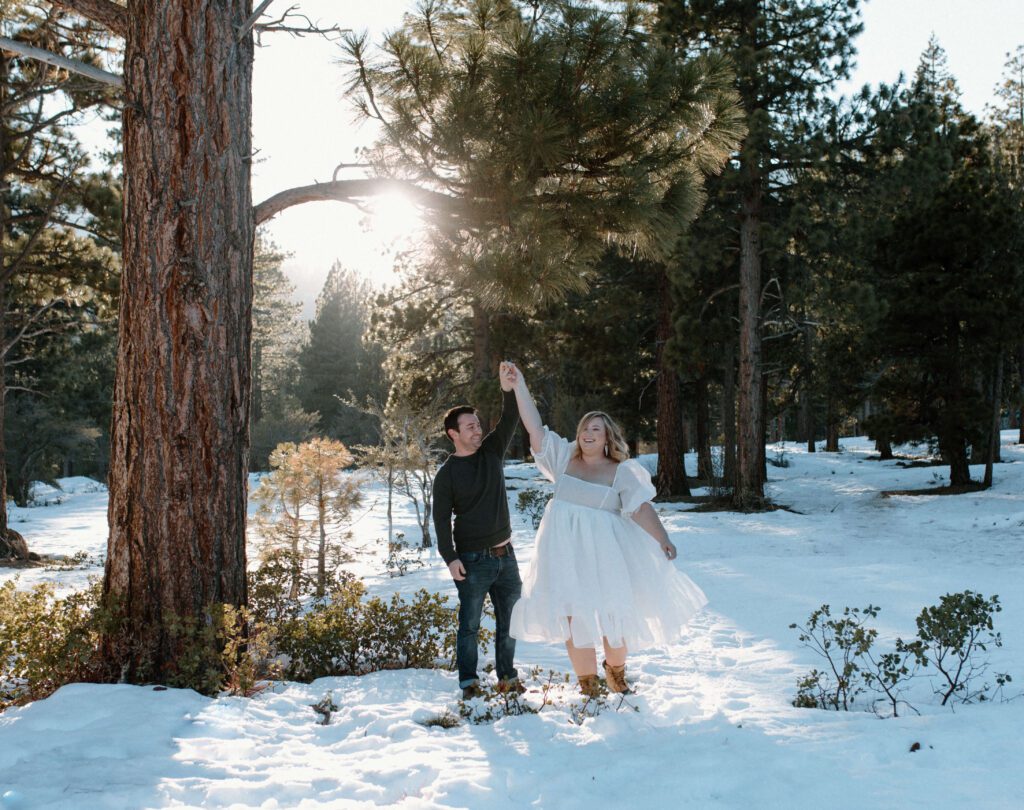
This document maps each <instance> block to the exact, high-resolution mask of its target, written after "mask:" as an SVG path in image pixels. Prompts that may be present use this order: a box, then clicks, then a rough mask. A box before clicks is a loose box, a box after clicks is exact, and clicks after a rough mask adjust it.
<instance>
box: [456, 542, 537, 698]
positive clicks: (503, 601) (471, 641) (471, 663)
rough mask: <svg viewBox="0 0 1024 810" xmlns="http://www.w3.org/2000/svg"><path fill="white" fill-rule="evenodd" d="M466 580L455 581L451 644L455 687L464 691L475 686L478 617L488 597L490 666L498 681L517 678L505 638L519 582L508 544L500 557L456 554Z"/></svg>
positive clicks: (508, 640) (512, 650)
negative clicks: (454, 636)
mask: <svg viewBox="0 0 1024 810" xmlns="http://www.w3.org/2000/svg"><path fill="white" fill-rule="evenodd" d="M459 559H460V560H461V561H462V567H463V568H465V569H466V578H465V579H463V580H461V581H460V580H456V581H455V587H456V588H457V589H458V591H459V634H458V637H457V639H456V642H455V660H456V663H457V664H458V667H459V686H460V687H461V688H463V689H465V688H466V687H467V686H471V685H472V684H474V683H476V682H477V681H478V680H479V678H478V676H477V672H476V665H477V656H478V654H479V645H478V644H477V634H478V633H479V632H480V616H481V614H482V613H483V609H484V597H485V596H486V595H487V594H490V595H491V604H492V605H493V606H494V619H495V628H494V629H495V633H494V664H495V669H496V670H497V674H498V678H499V679H500V680H503V681H504V680H511V679H513V678H515V677H517V673H516V669H515V666H513V663H512V659H513V658H514V657H515V653H516V640H515V639H514V638H512V637H510V636H509V634H508V627H509V621H510V620H511V618H512V606H513V605H514V604H515V603H516V602H517V601H518V600H519V594H520V593H521V591H522V589H523V582H522V580H521V579H520V578H519V564H518V563H517V562H516V555H515V552H513V551H512V546H511V544H509V549H508V554H507V555H506V556H504V557H491V556H488V554H487V553H486V552H480V551H465V552H462V553H461V554H459Z"/></svg>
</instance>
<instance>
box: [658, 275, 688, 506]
mask: <svg viewBox="0 0 1024 810" xmlns="http://www.w3.org/2000/svg"><path fill="white" fill-rule="evenodd" d="M660 275H661V278H660V279H659V283H658V326H657V334H656V340H657V344H658V345H657V352H656V354H657V358H656V360H657V371H658V475H657V480H656V481H655V484H656V486H657V489H658V495H659V496H661V497H663V498H664V497H670V496H679V495H689V494H690V487H689V486H688V485H687V483H686V469H685V466H684V459H685V456H684V454H685V453H686V439H685V436H684V434H683V413H682V403H681V400H680V396H679V375H678V374H677V373H676V370H675V369H674V368H672V367H671V365H670V364H669V362H668V359H667V357H666V352H665V347H666V345H667V343H668V340H669V338H670V337H671V335H672V296H671V294H670V292H669V284H668V276H667V274H666V273H665V272H664V270H662V271H661V274H660Z"/></svg>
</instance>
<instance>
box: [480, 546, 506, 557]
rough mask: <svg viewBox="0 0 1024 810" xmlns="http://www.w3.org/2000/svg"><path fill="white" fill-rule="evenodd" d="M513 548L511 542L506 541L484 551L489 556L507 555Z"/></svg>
mask: <svg viewBox="0 0 1024 810" xmlns="http://www.w3.org/2000/svg"><path fill="white" fill-rule="evenodd" d="M511 550H512V544H511V543H505V544H503V545H500V546H491V547H490V548H489V549H487V551H485V552H484V554H486V555H487V556H488V557H507V556H508V553H509V552H510V551H511Z"/></svg>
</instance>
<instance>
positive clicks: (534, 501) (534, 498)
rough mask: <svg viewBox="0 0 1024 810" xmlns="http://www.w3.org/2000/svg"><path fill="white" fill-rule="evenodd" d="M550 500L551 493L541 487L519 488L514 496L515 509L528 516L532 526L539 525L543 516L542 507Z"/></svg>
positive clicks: (536, 526)
mask: <svg viewBox="0 0 1024 810" xmlns="http://www.w3.org/2000/svg"><path fill="white" fill-rule="evenodd" d="M550 500H551V493H550V492H545V491H544V490H541V489H534V488H532V487H531V488H528V489H524V490H521V491H520V492H519V495H518V497H517V498H516V509H517V510H518V511H519V512H521V513H523V514H524V515H526V516H527V517H528V518H530V522H531V523H533V528H535V529H536V528H538V527H539V526H540V521H541V518H542V517H544V509H545V508H546V507H547V505H548V501H550Z"/></svg>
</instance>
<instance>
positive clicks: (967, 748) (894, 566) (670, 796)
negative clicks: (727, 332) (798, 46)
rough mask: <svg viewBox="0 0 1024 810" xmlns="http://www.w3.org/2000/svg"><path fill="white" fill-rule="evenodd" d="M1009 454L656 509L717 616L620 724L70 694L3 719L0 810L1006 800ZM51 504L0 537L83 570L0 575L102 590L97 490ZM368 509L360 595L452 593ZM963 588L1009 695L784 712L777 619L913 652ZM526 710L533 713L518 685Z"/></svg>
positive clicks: (435, 691)
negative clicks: (874, 638)
mask: <svg viewBox="0 0 1024 810" xmlns="http://www.w3.org/2000/svg"><path fill="white" fill-rule="evenodd" d="M1015 438H1016V431H1014V432H1012V433H1011V432H1009V431H1007V432H1005V433H1004V434H1003V445H1002V453H1003V459H1004V461H1006V462H1007V463H1004V464H1001V465H998V466H997V467H996V469H995V480H996V484H995V486H994V487H993V488H992V489H991V490H988V491H985V492H979V493H973V494H967V495H958V496H916V497H909V496H894V497H883V496H882V495H881V492H882V491H884V490H897V489H900V490H902V489H912V488H924V487H931V486H935V484H936V475H941V476H944V475H945V474H946V468H943V467H913V468H906V467H903V466H900V464H899V463H898V462H896V461H891V462H878V461H871V460H868V457H869V456H870V455H871V444H870V443H869V442H867V441H866V440H865V439H850V440H846V441H844V443H843V451H842V452H841V453H838V454H827V453H820V452H819V453H815V454H813V455H812V454H808V453H806V452H804V451H803V450H802V449H801V448H800V447H799V446H797V447H793V446H788V445H787V446H785V447H784V448H783V447H779V448H770V449H769V458H773V457H774V456H775V455H777V454H781V453H782V452H783V451H784V452H785V458H786V460H788V461H789V462H790V465H789V466H788V467H781V468H780V467H769V477H770V482H769V485H768V492H769V494H770V495H771V497H772V498H773V499H774V500H775V501H776V502H778V503H782V504H786V505H787V506H789V507H790V508H791V509H792V510H793V511H784V510H780V511H775V512H770V513H765V514H753V515H739V514H733V513H728V512H717V513H715V512H704V513H688V512H687V511H686V510H687V509H689V508H690V507H689V505H687V504H678V505H659V506H658V511H659V513H660V514H661V515H662V518H663V520H664V521H665V523H666V526H667V527H668V529H669V531H670V533H671V535H672V539H673V541H674V542H675V543H676V545H677V546H679V548H680V560H679V561H677V564H678V565H679V566H680V567H681V568H682V569H684V570H685V571H686V572H687V573H688V574H689V575H690V576H691V577H692V578H693V579H694V580H695V581H696V582H697V583H698V584H699V585H700V586H701V587H702V588H703V589H704V590H705V592H706V593H707V595H708V598H709V600H710V604H709V606H708V608H707V609H706V610H705V611H704V612H703V613H702V614H701V615H700V616H699V617H698V618H697V619H696V620H695V621H694V623H693V624H692V625H691V626H690V627H689V628H687V630H686V632H685V633H684V635H683V636H682V637H681V638H680V639H679V642H678V643H677V644H676V645H674V646H672V647H669V648H666V649H653V650H644V651H638V652H636V653H634V654H632V655H631V656H630V659H629V675H630V678H631V679H633V680H634V681H635V685H636V689H637V695H636V697H635V698H634V699H633V703H634V704H635V705H636V707H637V708H638V711H632V710H630V709H629V708H628V707H622V708H621V709H620V710H618V711H616V710H615V708H614V703H613V704H612V705H610V706H608V707H606V708H604V709H603V710H602V711H601V713H600V714H598V715H597V716H595V717H588V718H585V719H583V720H582V722H573V719H574V710H575V709H578V707H579V705H580V699H579V698H578V697H577V695H576V694H575V692H574V690H573V689H572V688H571V687H569V686H557V687H555V688H554V689H553V690H552V696H553V698H554V705H552V706H547V707H545V708H544V709H543V710H542V711H541V712H540V713H539V714H533V715H521V716H515V717H504V718H501V719H499V720H497V721H496V722H493V723H486V724H480V725H473V724H469V723H463V724H461V725H459V726H458V727H455V728H451V729H442V728H438V727H427V726H426V725H425V724H424V722H425V721H426V720H427V719H428V718H431V717H435V716H437V715H440V714H442V713H444V712H445V711H446V710H450V711H454V712H457V710H458V706H457V701H456V693H457V684H456V676H455V674H454V673H451V672H446V671H427V670H404V671H397V672H378V673H374V674H371V675H367V676H364V677H361V678H323V679H320V680H318V681H316V682H314V683H312V684H300V683H278V684H275V685H274V687H273V688H272V689H270V690H268V691H266V692H264V693H263V694H261V695H259V696H257V697H255V698H253V699H245V698H237V697H221V698H219V699H210V698H206V697H202V696H199V695H197V694H196V693H194V692H191V691H187V690H174V689H168V690H154V688H153V687H138V686H127V685H91V684H72V685H69V686H66V687H64V688H63V689H61V690H60V691H58V692H57V693H56V694H54V695H53V696H51V697H50V698H48V699H46V700H43V701H38V702H36V703H33V704H29V705H27V706H24V707H20V708H14V709H9V710H8V711H7V712H5V713H3V714H0V808H129V807H130V808H149V807H210V808H243V807H246V808H248V807H254V808H257V807H258V808H325V807H332V808H333V807H343V808H349V807H352V808H359V807H381V806H386V807H391V806H394V807H404V808H477V807H488V808H527V807H536V808H559V810H561V809H562V808H620V807H633V806H643V807H650V808H669V807H671V808H675V807H680V806H683V807H695V808H705V807H707V808H818V807H830V808H851V809H852V808H858V810H860V808H918V807H919V808H959V807H968V806H969V807H972V808H1019V807H1022V806H1024V777H1022V775H1021V769H1020V761H1021V746H1020V741H1019V740H1020V737H1019V729H1020V728H1021V726H1022V724H1024V700H1022V699H1020V698H1019V697H1018V696H1019V694H1020V688H1019V685H1018V684H1019V682H1020V681H1021V680H1024V600H1022V595H1024V594H1022V589H1021V586H1020V583H1021V581H1022V574H1024V554H1022V551H1024V463H1022V462H1024V448H1021V447H1018V446H1016V445H1014V444H1013V441H1014V440H1015ZM652 461H653V459H650V458H647V459H645V462H647V463H650V462H652ZM694 464H695V461H694V459H693V458H692V457H691V458H688V459H687V465H688V469H690V470H693V469H694ZM981 473H982V470H981V468H974V469H972V475H974V477H976V478H980V477H981ZM508 474H509V476H508V477H509V482H510V493H509V500H510V504H511V505H512V506H513V507H514V506H515V503H516V494H517V492H516V489H515V488H522V487H527V486H531V487H541V488H542V487H543V486H544V484H542V483H541V482H540V480H539V478H538V477H537V474H536V471H535V469H534V468H533V467H532V466H530V465H510V466H509V468H508ZM61 487H62V489H61V491H57V490H54V491H53V492H43V491H42V490H40V492H38V493H37V501H41V502H50V503H51V505H49V506H35V507H32V508H28V509H19V508H12V510H11V511H12V521H13V526H14V528H16V529H17V530H18V531H20V532H21V533H22V534H24V535H25V537H26V538H28V540H29V543H30V547H31V548H32V549H33V550H35V551H38V552H41V553H43V554H46V555H65V556H70V555H73V554H74V553H76V552H85V553H86V555H87V560H86V562H85V563H84V564H82V565H80V566H78V567H77V568H76V569H75V570H71V571H67V570H56V569H55V568H36V569H29V570H23V571H15V570H10V569H0V580H3V579H9V578H12V577H15V576H16V577H18V583H19V587H28V586H30V585H31V584H33V583H35V582H39V581H51V582H54V583H56V584H57V586H58V588H59V589H60V590H62V591H66V590H69V589H73V588H78V587H81V586H82V585H84V584H85V582H86V581H87V580H88V578H89V577H90V576H95V575H98V574H99V573H100V572H101V567H100V566H101V561H102V556H103V552H104V548H105V535H106V526H105V521H106V494H105V492H104V491H102V488H101V487H97V486H96V485H95V484H94V482H88V481H83V480H81V479H74V480H71V481H64V482H61ZM370 496H371V497H370V498H369V499H368V503H367V505H366V506H365V507H364V510H363V512H362V513H361V514H360V515H359V516H358V519H357V522H356V525H355V527H354V531H355V537H354V539H353V546H354V549H355V551H356V552H357V561H356V562H355V563H353V570H354V571H355V572H356V573H359V574H360V575H361V576H363V578H364V580H365V581H366V583H367V585H368V587H369V590H370V592H371V593H372V594H378V595H384V596H386V595H388V594H390V593H391V592H394V591H399V592H401V593H403V594H407V595H408V594H411V593H412V592H413V591H415V590H417V589H418V588H421V587H426V588H428V589H430V590H437V591H442V592H445V593H451V594H452V596H453V600H454V588H452V586H451V584H450V582H449V580H448V578H447V573H446V571H445V570H444V566H443V564H442V563H441V561H440V560H439V559H438V558H437V557H436V556H432V555H431V554H427V555H426V556H425V557H424V561H425V563H426V565H425V566H424V567H422V568H417V569H414V570H413V571H412V572H411V573H409V574H408V575H406V576H405V577H401V578H391V577H389V576H387V574H386V572H385V571H384V567H383V563H382V558H383V556H384V554H385V549H384V547H383V543H382V538H383V537H384V536H385V534H386V524H385V522H384V502H383V498H382V496H381V494H380V492H379V490H374V489H372V488H371V489H370ZM58 499H59V500H60V501H61V502H60V503H54V501H55V500H58ZM513 520H514V526H513V529H514V533H515V534H514V542H515V543H516V546H517V553H518V555H519V559H520V563H521V565H523V566H525V565H526V563H527V562H528V561H529V558H530V557H531V555H532V538H533V531H532V528H531V526H530V524H529V521H528V518H527V517H526V516H523V515H515V516H514V518H513ZM396 529H398V530H400V531H404V532H405V534H406V537H407V538H408V539H410V540H414V539H415V538H417V537H418V530H417V528H416V524H415V518H414V516H413V513H412V510H411V508H406V507H405V506H404V505H403V506H402V507H401V509H400V510H399V511H398V514H397V523H396ZM966 589H970V590H974V591H978V592H980V593H982V594H985V595H986V596H991V595H993V594H998V595H999V596H1000V601H1001V603H1002V605H1003V608H1004V609H1003V611H1002V612H1001V613H999V614H997V615H996V630H997V631H999V632H1001V633H1002V637H1003V646H1002V647H1001V648H992V647H990V649H989V659H990V661H991V670H990V672H989V673H988V675H989V677H988V680H989V681H990V682H991V681H992V676H993V674H994V673H996V672H1009V673H1011V674H1013V675H1016V676H1017V680H1015V681H1014V682H1013V683H1012V684H1010V685H1009V687H1008V692H1007V694H1006V695H1004V696H1001V697H1000V696H996V699H995V700H993V701H991V702H986V703H979V704H973V705H959V706H956V707H955V708H950V707H941V706H940V705H939V701H938V699H937V698H935V697H933V695H932V689H931V685H930V682H929V680H928V679H927V678H925V677H922V678H919V679H918V681H917V682H916V684H915V685H914V686H913V688H912V689H911V691H910V692H909V693H908V699H909V700H910V702H911V703H913V705H914V706H915V707H916V708H917V709H918V711H919V712H920V715H915V714H914V713H913V712H909V711H908V712H906V716H903V715H902V714H901V716H900V717H898V718H895V719H894V718H887V719H880V718H879V717H878V716H876V715H875V714H874V713H872V712H870V711H865V710H856V711H851V712H839V713H836V712H824V711H817V710H808V709H797V708H794V707H793V706H792V705H791V701H792V699H793V696H794V694H795V691H796V682H797V679H798V678H799V677H800V676H802V675H803V674H805V673H806V672H807V671H809V670H810V669H811V668H812V667H816V666H820V664H821V661H820V659H818V658H817V657H816V656H815V655H814V653H813V652H811V651H810V650H808V649H806V648H805V647H803V646H802V645H801V644H800V642H799V640H798V638H797V634H796V632H795V631H793V630H791V629H790V628H789V625H790V624H791V623H792V622H798V623H803V622H804V621H805V620H806V618H807V616H808V614H809V613H810V612H811V611H812V610H814V609H815V608H817V607H818V606H819V605H821V604H822V603H829V604H830V605H832V608H833V611H834V612H838V611H840V610H841V608H842V607H843V606H844V605H849V606H851V607H864V606H866V605H867V604H869V603H871V604H875V605H879V606H881V608H882V610H881V613H880V614H879V616H878V618H877V619H876V620H873V621H871V622H870V623H871V624H872V626H875V627H877V628H878V630H879V634H880V637H879V640H878V642H876V645H877V646H880V647H883V648H885V647H887V646H890V645H891V644H892V642H893V641H894V639H895V637H896V636H897V635H902V636H903V637H905V638H910V637H912V636H913V635H914V632H915V625H914V618H915V617H916V615H917V613H918V612H919V611H920V610H921V608H922V607H924V606H926V605H934V604H937V603H938V601H939V598H940V597H941V596H942V595H943V594H945V593H948V592H957V591H963V590H966ZM517 664H518V665H519V666H520V669H521V671H522V672H524V673H525V671H527V670H528V669H529V668H531V667H536V668H539V670H540V672H541V673H544V674H542V675H541V676H540V678H541V679H543V678H545V677H546V673H547V671H548V670H557V671H559V672H566V671H568V661H567V660H566V655H565V651H564V649H562V648H560V647H557V646H550V645H540V644H520V645H519V647H518V649H517ZM492 677H493V676H492ZM533 683H534V684H535V686H534V689H536V688H537V687H536V684H537V683H539V681H538V680H534V681H533ZM327 692H330V693H331V694H332V696H333V699H334V702H335V703H336V704H337V706H338V710H337V711H336V712H335V713H334V714H333V715H332V717H331V720H330V723H329V725H326V726H322V725H319V724H318V722H317V721H318V719H319V718H318V715H317V714H316V713H315V712H314V711H313V709H312V708H311V704H314V703H317V702H318V701H319V700H321V698H323V697H324V696H325V694H326V693H327ZM527 700H528V701H532V702H533V703H534V704H535V705H539V697H538V695H537V693H536V692H533V693H528V695H527ZM914 743H919V744H920V750H918V751H916V752H911V750H910V749H911V746H912V745H913V744H914Z"/></svg>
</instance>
